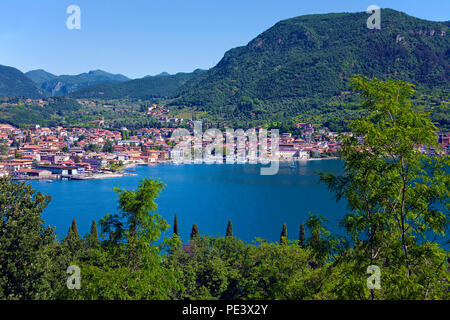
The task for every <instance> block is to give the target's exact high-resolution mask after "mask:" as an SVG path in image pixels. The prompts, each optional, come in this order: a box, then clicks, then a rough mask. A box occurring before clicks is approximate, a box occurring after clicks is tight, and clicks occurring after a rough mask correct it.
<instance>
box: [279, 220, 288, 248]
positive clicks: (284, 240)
mask: <svg viewBox="0 0 450 320" xmlns="http://www.w3.org/2000/svg"><path fill="white" fill-rule="evenodd" d="M280 244H288V234H287V227H286V223H283V229H282V230H281V235H280Z"/></svg>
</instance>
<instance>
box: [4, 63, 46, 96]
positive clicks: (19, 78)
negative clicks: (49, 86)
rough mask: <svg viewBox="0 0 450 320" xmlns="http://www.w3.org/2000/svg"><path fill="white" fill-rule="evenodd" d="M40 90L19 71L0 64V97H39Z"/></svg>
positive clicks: (40, 94)
mask: <svg viewBox="0 0 450 320" xmlns="http://www.w3.org/2000/svg"><path fill="white" fill-rule="evenodd" d="M42 95H43V92H42V90H41V89H40V88H39V87H38V86H37V85H36V84H35V83H34V82H33V81H31V80H30V79H29V78H27V77H26V76H25V75H24V74H23V73H22V72H21V71H19V70H17V69H16V68H13V67H7V66H2V65H0V97H13V96H14V97H27V98H40V97H42Z"/></svg>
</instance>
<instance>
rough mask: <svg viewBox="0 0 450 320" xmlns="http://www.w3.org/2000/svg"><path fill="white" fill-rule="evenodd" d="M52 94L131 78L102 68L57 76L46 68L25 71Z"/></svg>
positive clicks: (55, 94)
mask: <svg viewBox="0 0 450 320" xmlns="http://www.w3.org/2000/svg"><path fill="white" fill-rule="evenodd" d="M25 75H26V76H27V77H29V78H30V79H31V80H33V81H34V82H35V83H37V84H38V85H39V86H40V88H41V89H42V90H44V91H45V92H46V93H47V94H48V95H50V96H60V95H66V94H68V93H71V92H74V91H76V90H79V89H81V88H84V87H87V86H91V85H95V84H100V83H118V82H124V81H128V80H130V79H129V78H127V77H125V76H123V75H121V74H111V73H108V72H105V71H102V70H95V71H89V72H88V73H81V74H79V75H61V76H56V75H54V74H51V73H48V72H46V71H44V70H41V69H40V70H32V71H29V72H27V73H25Z"/></svg>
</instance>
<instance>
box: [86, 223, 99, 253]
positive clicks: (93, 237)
mask: <svg viewBox="0 0 450 320" xmlns="http://www.w3.org/2000/svg"><path fill="white" fill-rule="evenodd" d="M87 242H88V245H89V247H96V246H97V245H98V244H99V243H100V240H99V239H98V232H97V223H96V222H95V220H92V224H91V232H90V233H89V235H88V238H87Z"/></svg>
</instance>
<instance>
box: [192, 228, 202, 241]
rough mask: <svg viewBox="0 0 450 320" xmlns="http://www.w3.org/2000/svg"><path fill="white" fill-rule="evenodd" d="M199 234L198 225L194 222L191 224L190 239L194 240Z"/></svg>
mask: <svg viewBox="0 0 450 320" xmlns="http://www.w3.org/2000/svg"><path fill="white" fill-rule="evenodd" d="M199 236H200V233H199V231H198V227H197V225H196V224H194V225H193V226H192V231H191V240H195V239H197V238H198V237H199Z"/></svg>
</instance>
